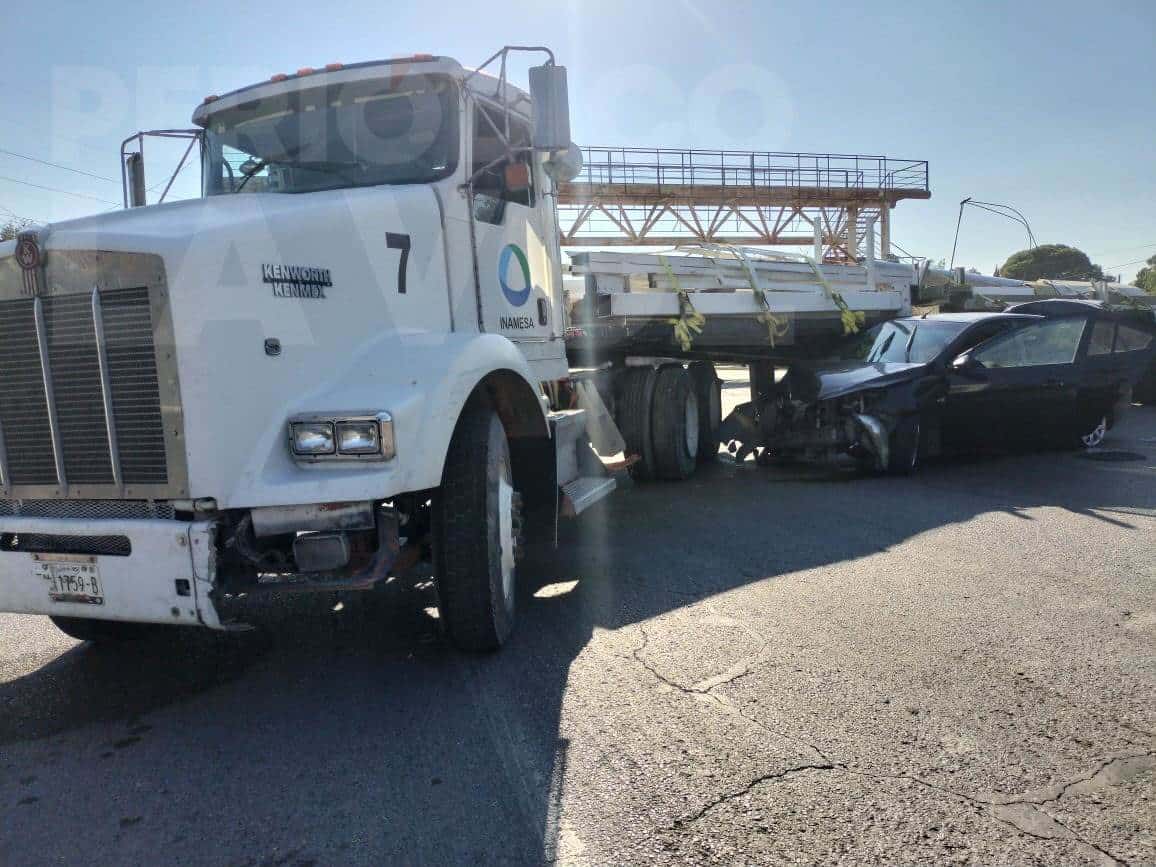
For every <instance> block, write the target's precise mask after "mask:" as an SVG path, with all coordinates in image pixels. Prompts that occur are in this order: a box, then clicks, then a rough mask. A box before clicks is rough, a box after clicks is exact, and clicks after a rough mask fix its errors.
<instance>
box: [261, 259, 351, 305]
mask: <svg viewBox="0 0 1156 867" xmlns="http://www.w3.org/2000/svg"><path fill="white" fill-rule="evenodd" d="M261 280H262V281H263V282H265V283H268V284H269V285H271V286H272V287H273V295H274V296H276V297H278V298H324V297H325V288H326V287H327V286H332V285H333V280H332V278H331V277H330V275H329V269H328V268H311V267H308V266H304V265H279V264H264V265H262V266H261Z"/></svg>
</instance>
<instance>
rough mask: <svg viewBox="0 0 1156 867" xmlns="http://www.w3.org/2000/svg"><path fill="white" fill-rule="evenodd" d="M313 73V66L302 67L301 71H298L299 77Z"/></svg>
mask: <svg viewBox="0 0 1156 867" xmlns="http://www.w3.org/2000/svg"><path fill="white" fill-rule="evenodd" d="M313 72H314V69H313V67H312V66H302V67H301V68H300V69H298V70H297V74H298V75H312V74H313Z"/></svg>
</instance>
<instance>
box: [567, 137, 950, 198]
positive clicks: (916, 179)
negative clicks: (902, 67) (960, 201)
mask: <svg viewBox="0 0 1156 867" xmlns="http://www.w3.org/2000/svg"><path fill="white" fill-rule="evenodd" d="M582 157H583V161H584V164H583V167H582V172H581V174H579V175H578V177H576V178H574V180H573V182H572V183H576V184H583V183H584V184H592V185H597V186H611V187H612V186H621V187H630V186H633V187H637V186H648V187H658V188H679V189H680V190H682V191H689V189H693V188H695V187H741V188H747V189H760V188H807V189H840V190H852V189H862V190H876V189H878V190H905V191H906V190H910V191H917V192H923V193H926V192H928V191H929V188H928V175H927V161H926V160H904V159H894V158H890V157H884V156H868V155H863V154H814V153H782V152H771V151H722V150H678V149H672V148H624V147H585V148H583V149H582Z"/></svg>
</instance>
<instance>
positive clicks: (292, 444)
mask: <svg viewBox="0 0 1156 867" xmlns="http://www.w3.org/2000/svg"><path fill="white" fill-rule="evenodd" d="M289 448H290V451H292V453H293V456H294V457H295V458H297V459H298V460H302V461H308V462H312V461H319V460H324V461H335V460H347V461H349V460H361V461H375V460H376V461H383V460H384V461H388V460H390V459H392V458H393V457H394V456H395V454H396V449H395V444H394V436H393V417H392V416H391V415H390V414H389V413H388V412H366V413H352V412H349V413H309V414H307V415H301V416H297V417H296V418H292V419H290V420H289Z"/></svg>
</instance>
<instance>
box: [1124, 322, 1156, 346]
mask: <svg viewBox="0 0 1156 867" xmlns="http://www.w3.org/2000/svg"><path fill="white" fill-rule="evenodd" d="M1151 345H1152V335H1151V334H1148V333H1146V332H1144V331H1141V330H1140V329H1139V328H1134V327H1133V326H1131V325H1120V326H1118V327H1117V331H1116V352H1138V351H1139V350H1141V349H1147V348H1148V347H1149V346H1151Z"/></svg>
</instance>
